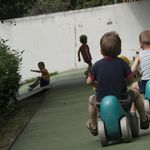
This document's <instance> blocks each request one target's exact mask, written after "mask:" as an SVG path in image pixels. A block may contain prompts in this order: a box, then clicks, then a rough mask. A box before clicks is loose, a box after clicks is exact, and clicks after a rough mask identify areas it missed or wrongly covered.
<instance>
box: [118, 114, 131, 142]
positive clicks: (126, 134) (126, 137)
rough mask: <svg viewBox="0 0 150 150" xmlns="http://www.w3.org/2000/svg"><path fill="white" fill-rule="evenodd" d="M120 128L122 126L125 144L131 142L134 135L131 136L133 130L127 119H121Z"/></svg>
mask: <svg viewBox="0 0 150 150" xmlns="http://www.w3.org/2000/svg"><path fill="white" fill-rule="evenodd" d="M120 126H121V133H122V138H123V140H124V142H125V143H127V142H130V141H131V140H132V134H131V129H130V125H129V121H128V119H127V117H123V118H121V120H120Z"/></svg>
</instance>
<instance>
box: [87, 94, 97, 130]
mask: <svg viewBox="0 0 150 150" xmlns="http://www.w3.org/2000/svg"><path fill="white" fill-rule="evenodd" d="M92 97H93V95H92V96H90V98H89V115H90V119H91V128H92V129H96V128H97V113H96V109H95V107H94V106H93V105H92Z"/></svg>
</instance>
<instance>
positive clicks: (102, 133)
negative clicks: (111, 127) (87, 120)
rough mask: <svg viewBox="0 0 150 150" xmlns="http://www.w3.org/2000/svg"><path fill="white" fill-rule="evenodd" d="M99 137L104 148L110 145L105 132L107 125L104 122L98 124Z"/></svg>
mask: <svg viewBox="0 0 150 150" xmlns="http://www.w3.org/2000/svg"><path fill="white" fill-rule="evenodd" d="M98 137H99V140H100V142H101V144H102V146H107V145H108V140H107V136H106V131H105V124H104V122H103V121H102V120H100V121H99V122H98Z"/></svg>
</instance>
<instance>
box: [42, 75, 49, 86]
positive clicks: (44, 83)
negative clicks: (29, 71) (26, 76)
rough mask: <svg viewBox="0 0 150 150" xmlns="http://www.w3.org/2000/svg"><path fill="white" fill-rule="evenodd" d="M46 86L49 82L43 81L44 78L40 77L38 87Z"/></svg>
mask: <svg viewBox="0 0 150 150" xmlns="http://www.w3.org/2000/svg"><path fill="white" fill-rule="evenodd" d="M48 84H49V82H48V81H47V80H46V79H44V78H42V77H41V80H40V87H43V86H46V85H48Z"/></svg>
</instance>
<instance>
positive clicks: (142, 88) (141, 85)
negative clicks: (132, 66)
mask: <svg viewBox="0 0 150 150" xmlns="http://www.w3.org/2000/svg"><path fill="white" fill-rule="evenodd" d="M147 81H149V80H141V81H138V86H139V92H140V93H141V94H142V93H145V87H146V83H147Z"/></svg>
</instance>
